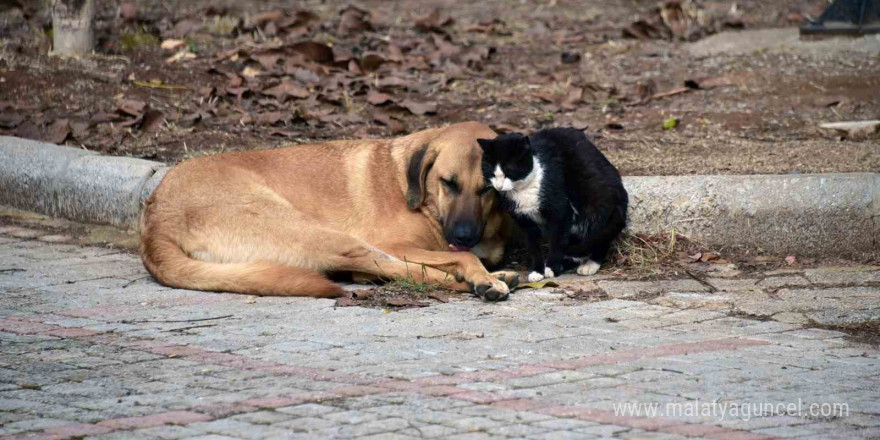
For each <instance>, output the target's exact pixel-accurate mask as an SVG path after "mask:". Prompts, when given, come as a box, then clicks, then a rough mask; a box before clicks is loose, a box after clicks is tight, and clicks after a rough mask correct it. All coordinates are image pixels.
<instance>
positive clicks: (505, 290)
mask: <svg viewBox="0 0 880 440" xmlns="http://www.w3.org/2000/svg"><path fill="white" fill-rule="evenodd" d="M473 291H474V293H476V294H477V296H479V297H480V298H483V299H484V300H486V301H503V300H505V299H507V297H508V296H509V295H510V288H509V287H507V284H505V283H504V281H501V280H498V279H494V278H490V279H489V281H488V282H486V283H476V284H475V285H474V287H473Z"/></svg>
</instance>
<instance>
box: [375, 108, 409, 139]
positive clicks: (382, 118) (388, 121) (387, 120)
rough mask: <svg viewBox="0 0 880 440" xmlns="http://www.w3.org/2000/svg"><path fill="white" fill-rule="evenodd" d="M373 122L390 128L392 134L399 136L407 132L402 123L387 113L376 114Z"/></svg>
mask: <svg viewBox="0 0 880 440" xmlns="http://www.w3.org/2000/svg"><path fill="white" fill-rule="evenodd" d="M373 120H374V121H376V122H378V123H380V124H382V125H384V126H386V127H388V131H390V132H391V134H399V133H405V132H406V127H405V126H404V125H403V124H402V123H400V122H399V121H398V120H396V119H393V118H392V117H391V116H389V115H388V114H386V113H376V114H374V115H373Z"/></svg>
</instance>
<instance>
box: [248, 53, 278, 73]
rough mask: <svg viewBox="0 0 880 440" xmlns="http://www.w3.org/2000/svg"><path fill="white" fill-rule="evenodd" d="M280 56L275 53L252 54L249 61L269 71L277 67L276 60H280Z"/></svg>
mask: <svg viewBox="0 0 880 440" xmlns="http://www.w3.org/2000/svg"><path fill="white" fill-rule="evenodd" d="M282 57H283V56H282V54H280V53H277V52H263V53H252V54H251V59H252V60H254V61H256V62H258V63H260V65H261V66H263V68H264V69H266V70H271V69H272V68H273V67H275V66H276V65H278V60H280V59H281V58H282Z"/></svg>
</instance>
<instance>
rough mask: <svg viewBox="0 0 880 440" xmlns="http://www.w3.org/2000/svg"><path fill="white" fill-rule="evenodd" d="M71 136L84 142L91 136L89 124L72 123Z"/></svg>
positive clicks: (81, 122) (77, 121) (80, 121)
mask: <svg viewBox="0 0 880 440" xmlns="http://www.w3.org/2000/svg"><path fill="white" fill-rule="evenodd" d="M70 131H71V133H70V134H71V136H73V138H74V139H76V140H78V141H82V140H84V139H85V138H87V137H88V136H89V123H88V122H86V121H82V120H73V121H70Z"/></svg>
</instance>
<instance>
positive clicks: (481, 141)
mask: <svg viewBox="0 0 880 440" xmlns="http://www.w3.org/2000/svg"><path fill="white" fill-rule="evenodd" d="M477 143H478V144H480V148H482V149H483V150H485V149H486V148H489V147H491V146H492V139H477Z"/></svg>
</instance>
